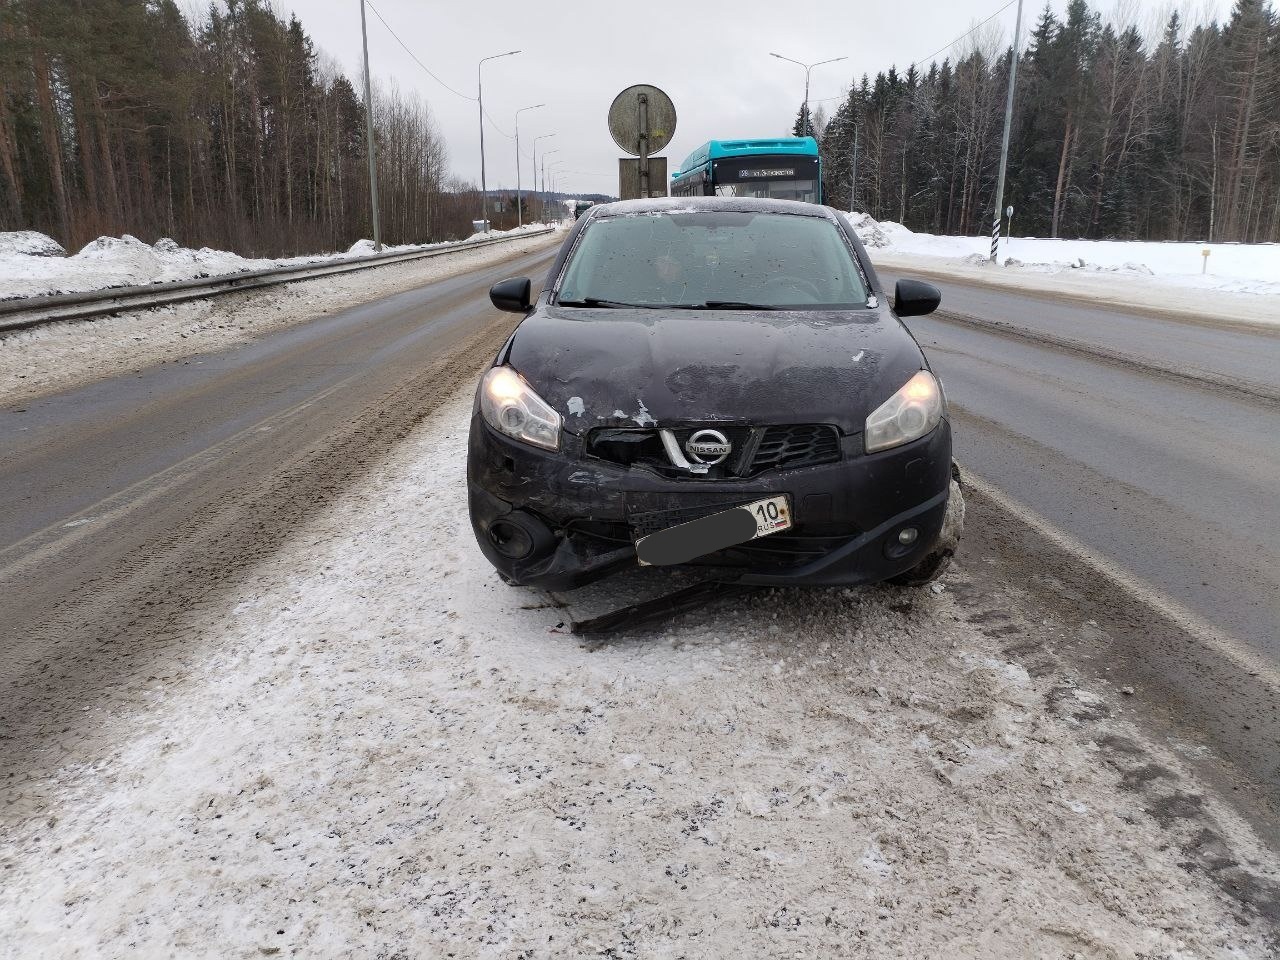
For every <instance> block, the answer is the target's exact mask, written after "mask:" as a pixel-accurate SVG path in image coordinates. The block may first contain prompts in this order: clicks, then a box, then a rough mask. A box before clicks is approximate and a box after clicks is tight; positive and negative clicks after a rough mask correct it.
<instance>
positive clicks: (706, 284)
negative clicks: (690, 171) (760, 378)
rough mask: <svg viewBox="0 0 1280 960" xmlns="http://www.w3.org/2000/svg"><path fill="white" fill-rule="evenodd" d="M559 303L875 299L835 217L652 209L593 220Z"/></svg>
mask: <svg viewBox="0 0 1280 960" xmlns="http://www.w3.org/2000/svg"><path fill="white" fill-rule="evenodd" d="M559 303H561V304H564V305H570V306H641V307H687V308H690V309H693V308H710V309H717V308H723V309H735V308H738V309H742V308H751V307H763V308H768V309H776V310H814V309H854V308H858V307H864V306H866V303H867V289H866V286H865V285H864V283H863V280H862V275H861V273H860V272H859V270H858V266H857V264H856V262H855V261H854V258H853V253H852V251H851V250H850V249H849V247H848V245H847V244H846V243H845V240H844V237H843V236H842V235H841V233H840V231H839V230H838V229H837V227H836V225H835V224H834V223H832V222H831V221H830V220H827V219H826V218H825V217H802V216H795V215H792V214H781V213H737V212H732V213H731V212H720V211H705V212H683V213H650V214H641V215H639V216H623V217H608V218H605V219H603V220H598V221H596V222H595V223H592V224H590V225H588V226H587V228H586V229H585V230H584V231H583V235H582V238H581V239H580V240H579V242H578V245H577V248H576V249H575V250H574V252H573V256H572V257H571V258H570V260H569V264H568V267H567V268H566V269H565V274H564V281H563V282H562V283H561V285H560V291H559Z"/></svg>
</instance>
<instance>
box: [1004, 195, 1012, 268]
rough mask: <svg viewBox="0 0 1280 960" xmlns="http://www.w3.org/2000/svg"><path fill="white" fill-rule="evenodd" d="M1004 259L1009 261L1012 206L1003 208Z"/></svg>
mask: <svg viewBox="0 0 1280 960" xmlns="http://www.w3.org/2000/svg"><path fill="white" fill-rule="evenodd" d="M1004 216H1005V224H1004V257H1005V260H1008V259H1009V246H1010V244H1011V243H1012V242H1013V204H1012V203H1011V204H1009V205H1008V206H1007V207H1005V208H1004Z"/></svg>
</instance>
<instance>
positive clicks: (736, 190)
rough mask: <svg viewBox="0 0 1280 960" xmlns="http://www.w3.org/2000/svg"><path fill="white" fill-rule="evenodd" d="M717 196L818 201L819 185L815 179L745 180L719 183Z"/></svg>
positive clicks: (806, 201)
mask: <svg viewBox="0 0 1280 960" xmlns="http://www.w3.org/2000/svg"><path fill="white" fill-rule="evenodd" d="M716 196H718V197H763V198H765V199H773V200H802V201H804V202H805V203H817V202H818V187H817V183H816V181H813V180H744V181H743V182H742V183H717V184H716Z"/></svg>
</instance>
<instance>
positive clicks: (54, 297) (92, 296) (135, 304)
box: [0, 227, 555, 333]
mask: <svg viewBox="0 0 1280 960" xmlns="http://www.w3.org/2000/svg"><path fill="white" fill-rule="evenodd" d="M554 231H555V228H554V227H548V228H546V229H545V230H529V231H527V232H525V233H520V234H516V235H514V236H511V235H508V236H502V237H491V238H488V239H485V240H463V241H460V242H458V243H450V244H442V245H440V246H435V247H431V248H430V249H427V250H402V251H397V252H395V253H371V254H369V255H367V256H362V257H349V258H345V259H340V260H329V261H325V262H322V263H308V264H300V265H298V266H293V267H270V268H268V269H266V270H245V271H242V272H240V273H224V274H219V275H217V276H212V277H200V278H198V279H195V280H172V281H168V282H165V283H147V284H142V285H141V286H135V287H108V288H106V289H103V290H88V291H85V292H83V293H54V294H42V295H40V296H35V297H17V298H15V299H12V300H0V333H3V332H5V331H9V330H26V329H29V328H31V327H39V326H43V325H44V324H47V323H56V322H58V321H64V320H88V319H91V318H93V317H104V316H109V315H111V314H113V313H124V312H126V311H131V310H148V309H151V308H153V307H163V306H167V305H169V304H171V303H184V302H186V301H188V300H204V299H206V298H208V297H216V296H219V295H221V294H226V293H241V292H243V291H246V290H258V289H261V288H263V287H273V286H279V285H281V284H285V283H292V282H294V281H295V280H311V279H313V278H315V277H323V276H328V275H330V274H335V273H348V272H350V271H353V270H367V269H369V268H370V267H381V266H386V265H387V264H392V263H401V262H403V261H406V260H424V259H427V258H429V257H439V256H444V255H445V254H448V253H456V252H458V251H459V250H470V249H472V248H474V247H488V246H493V245H495V244H499V243H509V242H511V241H512V240H523V239H525V238H526V237H540V236H545V235H546V234H548V233H553V232H554Z"/></svg>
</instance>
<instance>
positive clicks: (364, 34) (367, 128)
mask: <svg viewBox="0 0 1280 960" xmlns="http://www.w3.org/2000/svg"><path fill="white" fill-rule="evenodd" d="M360 40H361V43H363V44H364V135H365V141H366V144H367V146H368V153H369V209H370V213H371V214H372V219H373V249H374V252H375V253H376V252H379V251H381V250H382V229H381V227H380V226H379V224H378V164H377V158H376V157H375V156H374V152H373V83H372V81H370V79H369V30H368V28H367V27H366V26H365V16H364V0H360Z"/></svg>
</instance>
